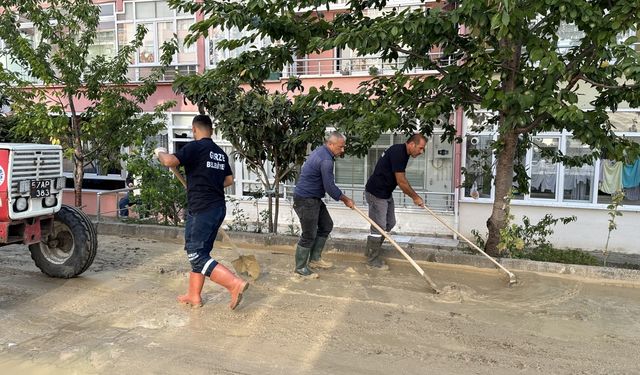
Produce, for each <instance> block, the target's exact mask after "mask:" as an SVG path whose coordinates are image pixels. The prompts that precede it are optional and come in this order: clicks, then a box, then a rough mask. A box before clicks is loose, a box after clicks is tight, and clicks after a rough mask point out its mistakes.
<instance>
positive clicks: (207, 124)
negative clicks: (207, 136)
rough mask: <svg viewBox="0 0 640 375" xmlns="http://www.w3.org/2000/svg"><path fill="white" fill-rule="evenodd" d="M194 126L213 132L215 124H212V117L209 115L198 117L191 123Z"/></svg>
mask: <svg viewBox="0 0 640 375" xmlns="http://www.w3.org/2000/svg"><path fill="white" fill-rule="evenodd" d="M191 124H192V125H193V126H197V127H199V128H200V129H202V130H211V131H213V123H212V122H211V117H209V116H207V115H197V116H195V117H194V118H193V121H191Z"/></svg>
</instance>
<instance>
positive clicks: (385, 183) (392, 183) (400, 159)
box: [365, 143, 409, 199]
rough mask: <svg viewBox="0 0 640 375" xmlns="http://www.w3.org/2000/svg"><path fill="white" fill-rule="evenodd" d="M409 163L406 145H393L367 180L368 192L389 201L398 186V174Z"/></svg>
mask: <svg viewBox="0 0 640 375" xmlns="http://www.w3.org/2000/svg"><path fill="white" fill-rule="evenodd" d="M407 163H409V154H408V153H407V145H406V143H401V144H397V145H393V146H391V147H389V148H388V149H386V150H385V152H384V153H383V154H382V156H381V157H380V159H379V160H378V163H377V164H376V167H375V169H374V170H373V174H372V175H371V176H370V177H369V180H367V185H366V187H365V189H366V191H368V192H369V193H371V194H373V196H375V197H377V198H380V199H389V198H391V194H392V193H393V190H395V188H396V186H398V181H397V180H396V172H404V171H405V169H406V168H407Z"/></svg>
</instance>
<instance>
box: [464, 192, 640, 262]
mask: <svg viewBox="0 0 640 375" xmlns="http://www.w3.org/2000/svg"><path fill="white" fill-rule="evenodd" d="M491 207H492V206H491V204H489V203H479V202H478V203H469V202H460V232H461V233H462V234H463V235H465V236H466V235H471V230H472V229H476V230H478V231H479V232H480V233H486V231H487V229H486V225H485V222H486V220H487V219H488V218H489V216H490V215H491ZM621 211H622V210H621ZM511 213H512V214H513V215H514V216H515V219H516V221H517V222H518V223H520V224H521V223H522V220H521V219H522V216H523V215H526V216H528V217H529V218H530V219H531V222H533V223H537V222H538V220H540V219H541V218H542V217H543V216H544V215H545V214H547V213H550V214H552V215H553V217H555V218H559V217H563V216H571V215H575V216H576V217H577V218H578V219H577V220H576V221H574V222H572V223H569V224H567V225H562V224H558V225H557V226H556V227H555V233H554V234H553V235H552V236H551V237H550V241H551V242H552V243H553V244H554V245H555V246H557V247H560V248H572V249H584V250H598V251H601V250H602V249H604V246H605V244H606V242H607V234H608V232H609V230H608V225H609V215H608V211H607V210H606V209H600V208H576V207H540V206H531V205H519V204H518V205H515V204H514V205H512V208H511ZM616 223H617V225H618V228H617V229H616V230H614V231H612V232H611V239H610V240H609V251H613V252H620V253H625V254H640V246H639V244H640V212H634V211H623V215H622V216H619V217H617V218H616Z"/></svg>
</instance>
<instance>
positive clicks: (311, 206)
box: [293, 196, 333, 249]
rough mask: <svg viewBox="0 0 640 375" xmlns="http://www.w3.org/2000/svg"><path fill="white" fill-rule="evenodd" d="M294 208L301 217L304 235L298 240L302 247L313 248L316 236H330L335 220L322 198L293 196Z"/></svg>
mask: <svg viewBox="0 0 640 375" xmlns="http://www.w3.org/2000/svg"><path fill="white" fill-rule="evenodd" d="M293 209H294V210H295V211H296V214H297V215H298V218H299V219H300V228H301V229H302V235H301V236H300V240H299V241H298V245H299V246H301V247H306V248H309V249H310V248H311V247H313V243H314V242H315V240H316V237H328V236H329V233H331V230H332V229H333V220H331V216H330V215H329V211H327V206H326V205H325V204H324V202H323V201H322V200H321V199H320V198H300V197H296V196H294V197H293Z"/></svg>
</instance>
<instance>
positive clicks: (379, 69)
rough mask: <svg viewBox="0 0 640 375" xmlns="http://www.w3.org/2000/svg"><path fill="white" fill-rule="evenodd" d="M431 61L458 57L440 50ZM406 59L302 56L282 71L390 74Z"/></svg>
mask: <svg viewBox="0 0 640 375" xmlns="http://www.w3.org/2000/svg"><path fill="white" fill-rule="evenodd" d="M429 58H430V59H431V61H433V62H435V63H437V64H438V66H441V67H445V66H449V65H452V64H455V63H456V62H457V61H458V59H457V58H456V57H453V56H447V55H445V54H443V53H441V52H433V53H430V54H429ZM406 61H407V57H406V56H401V57H399V58H398V59H397V60H395V61H392V62H389V61H384V60H383V59H382V58H380V57H376V56H368V57H367V56H361V57H344V58H303V59H294V60H293V63H292V64H290V65H289V66H288V67H287V68H286V69H285V71H284V72H283V77H284V78H286V77H289V76H310V75H311V76H322V75H336V74H341V75H345V76H348V75H352V74H353V75H378V74H392V73H394V72H396V71H397V70H399V69H401V68H402V66H403V65H404V63H405V62H406ZM423 72H425V70H424V69H421V68H414V69H411V70H410V71H409V72H407V73H423Z"/></svg>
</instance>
